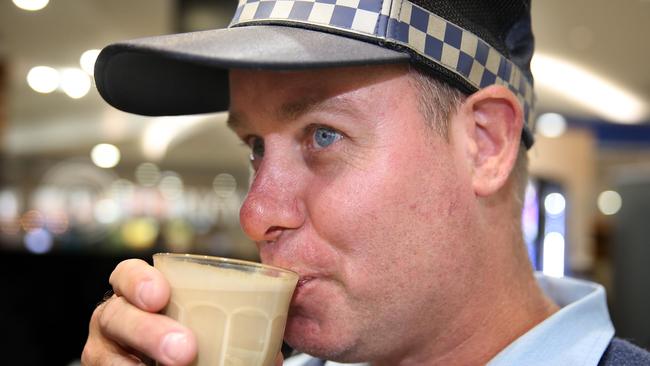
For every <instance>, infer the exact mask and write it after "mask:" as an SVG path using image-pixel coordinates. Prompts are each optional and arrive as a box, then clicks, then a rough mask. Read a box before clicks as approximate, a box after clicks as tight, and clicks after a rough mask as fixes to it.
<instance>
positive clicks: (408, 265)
mask: <svg viewBox="0 0 650 366" xmlns="http://www.w3.org/2000/svg"><path fill="white" fill-rule="evenodd" d="M230 84H231V111H234V112H236V113H238V115H240V116H243V117H244V118H245V120H246V123H245V124H243V125H239V126H236V127H235V128H234V130H235V132H236V133H237V134H238V135H239V136H240V137H241V138H242V139H246V138H247V137H248V136H257V137H259V138H261V139H263V141H264V147H265V149H264V150H265V151H264V157H263V158H262V159H260V160H259V161H257V162H256V169H257V170H256V174H255V177H254V179H253V182H252V185H251V188H250V192H249V194H248V197H247V198H246V200H245V202H244V204H243V206H242V208H241V212H240V218H241V224H242V228H243V229H244V231H245V232H246V234H247V235H248V236H250V237H251V238H252V239H253V240H255V241H256V243H257V245H258V247H259V250H260V255H261V258H262V261H263V262H264V263H269V264H273V265H277V266H281V267H286V268H290V269H293V270H295V271H297V272H299V273H300V274H301V276H303V278H306V279H308V280H309V281H307V282H306V283H305V284H304V286H301V287H300V288H299V289H298V290H297V292H296V295H295V296H294V301H293V302H292V306H291V310H290V317H289V320H288V323H287V330H286V334H285V338H286V340H287V342H288V343H289V344H291V345H292V346H293V347H295V348H297V349H299V350H301V351H304V352H307V353H310V354H312V355H315V356H318V357H322V358H327V359H331V360H337V361H343V362H360V361H373V362H374V363H375V364H377V365H379V364H381V363H382V362H383V364H386V365H398V364H404V365H405V364H407V363H408V362H402V363H400V362H401V361H404V360H406V359H414V356H413V355H415V354H417V353H418V352H419V353H420V354H422V353H423V352H422V350H423V349H428V350H431V352H430V353H427V355H431V354H436V353H438V354H440V353H444V352H451V349H453V348H454V347H456V346H457V345H458V344H461V343H463V342H464V340H465V339H467V338H470V337H471V334H470V333H471V332H472V331H473V330H472V329H468V328H467V324H468V323H470V322H474V323H481V322H482V321H483V319H484V318H485V314H475V313H476V311H475V309H476V307H480V306H483V305H484V304H483V303H482V302H483V301H485V300H486V298H487V297H490V296H491V295H490V289H489V288H490V286H491V285H489V284H486V283H487V282H488V281H485V270H486V265H485V263H486V261H487V259H486V258H490V257H491V256H494V255H493V254H492V252H491V250H492V249H493V248H492V249H491V248H490V246H489V245H483V243H484V241H486V240H487V239H489V237H487V236H486V235H485V230H483V228H484V227H483V226H481V222H482V218H481V217H480V215H479V211H480V210H479V208H478V207H479V204H478V203H477V199H476V195H475V194H474V191H473V189H472V179H471V169H470V167H469V163H468V161H467V159H468V158H467V155H466V154H465V150H464V149H463V147H462V145H460V144H457V143H455V142H454V139H455V137H454V136H456V135H457V132H458V131H456V130H452V142H451V143H449V142H447V141H445V140H444V139H443V138H441V137H439V136H438V135H436V134H435V133H433V132H432V131H431V130H430V129H429V128H428V127H427V126H426V123H425V121H424V120H423V117H422V116H421V114H420V112H419V109H418V107H417V100H418V98H417V96H416V94H415V92H416V91H415V89H414V88H413V86H412V84H411V83H410V82H409V76H408V69H407V68H406V67H403V66H395V67H386V66H383V67H373V68H370V67H369V68H349V69H335V70H319V71H305V72H286V73H278V72H263V71H244V70H233V71H232V72H231V83H230ZM314 86H318V88H315V87H314ZM305 96H309V97H310V98H312V99H313V98H317V99H320V100H323V101H326V100H331V99H334V100H338V99H344V100H345V101H346V103H348V104H349V105H352V106H356V107H357V110H355V111H354V113H341V112H340V111H334V110H328V109H323V110H315V111H310V112H307V113H305V114H302V115H300V116H298V117H297V118H295V119H293V120H279V119H277V118H276V115H277V113H276V112H277V111H278V109H279V108H280V106H281V105H283V104H285V103H288V102H292V101H295V100H296V99H300V98H303V97H305ZM337 98H338V99H337ZM311 124H318V125H319V126H320V125H322V126H327V127H329V128H332V129H335V130H336V131H339V132H340V133H341V134H342V136H343V137H342V138H341V139H340V140H339V141H336V142H335V143H333V144H332V145H331V146H328V147H327V148H324V149H321V150H317V149H313V148H312V146H311V145H313V139H312V135H310V134H309V133H305V130H306V129H307V128H308V126H309V125H311ZM452 128H458V129H461V128H462V127H461V126H459V127H452ZM469 314H472V315H469ZM432 344H433V345H432ZM429 359H430V360H432V358H429ZM398 361H400V362H398ZM408 364H413V365H414V364H425V363H417V362H415V361H414V362H411V363H408ZM426 364H434V363H426ZM440 364H443V363H440Z"/></svg>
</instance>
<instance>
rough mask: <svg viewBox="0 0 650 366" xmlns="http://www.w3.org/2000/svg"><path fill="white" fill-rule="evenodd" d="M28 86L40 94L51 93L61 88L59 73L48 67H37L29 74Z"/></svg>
mask: <svg viewBox="0 0 650 366" xmlns="http://www.w3.org/2000/svg"><path fill="white" fill-rule="evenodd" d="M27 84H28V85H29V87H30V88H32V89H34V90H35V91H37V92H39V93H51V92H53V91H55V90H56V89H57V88H58V87H59V72H58V71H56V70H55V69H53V68H51V67H48V66H36V67H34V68H32V69H31V70H29V73H27Z"/></svg>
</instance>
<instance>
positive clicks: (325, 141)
mask: <svg viewBox="0 0 650 366" xmlns="http://www.w3.org/2000/svg"><path fill="white" fill-rule="evenodd" d="M340 139H341V134H340V133H338V132H336V131H335V130H333V129H331V128H327V127H318V128H316V129H315V130H314V143H315V144H316V146H317V147H320V148H325V147H328V146H330V145H331V144H333V143H335V142H336V141H338V140H340Z"/></svg>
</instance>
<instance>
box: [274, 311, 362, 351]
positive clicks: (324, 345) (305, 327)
mask: <svg viewBox="0 0 650 366" xmlns="http://www.w3.org/2000/svg"><path fill="white" fill-rule="evenodd" d="M328 328H329V329H330V330H333V329H337V327H328ZM349 335H350V334H349V333H347V332H346V331H345V330H344V329H343V328H342V327H338V330H335V331H327V328H323V327H321V326H320V325H319V324H318V322H316V321H314V320H313V319H308V318H306V317H303V316H300V315H294V316H291V315H290V316H289V319H288V320H287V327H286V330H285V334H284V339H285V341H286V342H287V344H289V345H290V346H291V347H292V348H293V349H295V350H297V351H300V352H304V353H307V354H309V355H311V356H314V357H317V358H320V359H326V360H330V361H335V362H345V363H348V362H361V361H360V360H358V359H357V357H354V353H355V352H354V351H353V349H354V342H352V341H350V339H349V338H348V336H349Z"/></svg>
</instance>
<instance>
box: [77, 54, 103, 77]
mask: <svg viewBox="0 0 650 366" xmlns="http://www.w3.org/2000/svg"><path fill="white" fill-rule="evenodd" d="M99 52H100V50H88V51H86V52H84V53H83V54H82V55H81V58H80V59H79V64H80V65H81V68H82V69H83V70H84V71H85V72H86V73H87V74H88V75H90V76H93V74H94V72H95V61H97V56H99Z"/></svg>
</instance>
